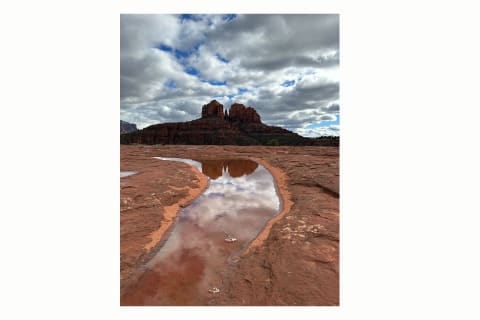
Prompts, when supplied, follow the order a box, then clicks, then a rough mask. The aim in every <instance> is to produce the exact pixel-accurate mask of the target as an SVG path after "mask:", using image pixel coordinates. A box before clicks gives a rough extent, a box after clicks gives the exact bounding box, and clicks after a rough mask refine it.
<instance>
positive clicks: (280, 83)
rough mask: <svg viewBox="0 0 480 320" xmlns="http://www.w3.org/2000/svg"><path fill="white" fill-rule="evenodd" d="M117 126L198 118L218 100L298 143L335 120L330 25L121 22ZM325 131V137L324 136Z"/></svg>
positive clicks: (334, 44)
mask: <svg viewBox="0 0 480 320" xmlns="http://www.w3.org/2000/svg"><path fill="white" fill-rule="evenodd" d="M120 20H121V26H120V27H121V52H120V55H121V56H120V58H121V59H120V61H121V62H120V63H121V66H120V68H121V70H120V76H121V77H120V90H121V106H120V111H121V118H122V119H123V120H125V121H128V122H133V123H136V124H137V126H138V127H139V128H142V127H145V126H148V125H151V124H155V123H159V122H174V121H188V120H193V119H196V118H198V117H199V115H200V108H201V106H202V105H203V104H205V103H208V102H209V101H210V100H212V99H217V100H218V101H220V102H221V103H222V104H224V106H225V107H226V108H228V107H230V105H231V104H232V103H234V102H238V103H244V104H246V105H250V106H253V107H254V108H256V109H257V111H258V112H259V114H260V115H261V117H262V121H264V122H265V123H267V124H270V125H277V126H282V127H285V128H287V129H290V130H293V131H295V132H297V133H299V134H302V135H306V136H315V135H325V133H327V134H328V135H338V132H339V129H338V124H333V125H332V126H337V127H331V128H330V127H328V128H329V129H328V130H326V129H320V128H315V129H305V128H306V127H308V126H309V125H315V124H317V125H318V124H321V123H322V122H325V121H332V120H335V119H336V115H338V114H339V109H340V108H339V41H338V40H339V19H338V15H237V16H235V15H195V16H191V15H130V14H126V15H125V14H124V15H121V19H120ZM322 128H325V127H322Z"/></svg>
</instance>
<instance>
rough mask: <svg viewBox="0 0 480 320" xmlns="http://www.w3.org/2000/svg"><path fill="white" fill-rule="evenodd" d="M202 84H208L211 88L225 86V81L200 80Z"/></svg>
mask: <svg viewBox="0 0 480 320" xmlns="http://www.w3.org/2000/svg"><path fill="white" fill-rule="evenodd" d="M202 82H208V83H209V84H211V85H212V86H226V85H227V81H217V80H202Z"/></svg>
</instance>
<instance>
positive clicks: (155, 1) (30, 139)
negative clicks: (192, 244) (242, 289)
mask: <svg viewBox="0 0 480 320" xmlns="http://www.w3.org/2000/svg"><path fill="white" fill-rule="evenodd" d="M470 3H474V2H467V1H449V2H446V1H444V2H440V1H405V0H404V1H396V2H391V1H368V0H367V1H358V0H357V1H348V2H346V1H321V4H313V1H303V0H295V1H289V2H285V1H284V2H280V1H259V0H255V1H253V0H243V1H241V3H240V2H235V1H225V0H223V1H220V0H217V1H213V0H212V1H205V0H189V1H186V0H182V1H178V0H176V1H161V0H130V1H125V0H123V1H113V0H108V1H107V0H104V1H98V0H97V1H85V0H83V1H75V2H73V1H60V0H59V1H49V0H46V1H2V2H1V4H0V44H1V48H0V80H1V90H0V107H1V108H0V110H1V111H0V112H1V118H0V119H1V121H0V130H1V132H0V133H1V136H0V137H1V141H2V148H1V150H2V152H1V157H0V159H1V160H0V161H1V169H2V174H1V180H0V183H1V187H2V188H1V197H0V199H1V202H0V212H1V224H0V246H1V248H0V258H1V262H0V277H1V278H0V294H1V297H0V305H1V307H0V318H2V319H32V318H42V319H43V318H45V319H232V320H234V319H242V320H243V319H258V318H259V317H263V318H267V319H272V318H288V319H291V318H295V319H438V318H446V319H479V317H480V312H479V311H478V308H477V306H476V304H477V303H478V298H479V294H478V288H479V284H480V283H479V282H480V281H479V276H478V270H480V264H479V261H478V260H479V253H478V252H479V250H478V248H477V245H478V243H480V241H479V240H480V239H479V236H478V232H479V231H478V229H479V223H478V221H479V219H478V215H479V214H480V210H479V209H480V208H479V205H478V201H477V199H478V195H477V194H478V180H479V169H478V165H479V163H480V159H479V156H478V154H477V153H478V150H479V143H478V142H477V139H478V137H479V136H480V134H479V130H478V129H477V127H478V125H477V123H478V120H479V117H478V116H477V112H475V111H477V110H478V108H479V106H480V104H479V101H478V100H479V99H478V96H479V90H478V88H479V71H480V70H479V69H480V68H479V62H478V59H479V57H480V50H479V47H478V43H479V41H478V30H480V26H479V22H478V20H479V19H478V10H476V8H475V6H474V5H473V4H472V5H470ZM141 12H143V13H245V12H246V13H255V12H256V13H340V26H341V30H340V36H341V41H340V48H341V49H340V50H341V57H340V66H341V81H340V88H341V98H340V101H341V114H342V118H341V124H340V125H341V139H342V140H341V145H342V146H341V198H340V199H341V306H340V307H328V308H326V307H315V308H298V307H297V308H280V307H268V308H267V307H265V308H146V307H145V308H120V307H119V224H120V222H119V174H118V171H119V138H118V122H119V121H118V120H119V105H120V101H119V97H120V93H119V84H120V79H119V74H120V71H119V66H120V61H119V47H120V44H119V39H120V36H119V23H120V18H119V14H120V13H141Z"/></svg>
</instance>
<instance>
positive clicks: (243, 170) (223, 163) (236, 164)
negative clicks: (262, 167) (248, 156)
mask: <svg viewBox="0 0 480 320" xmlns="http://www.w3.org/2000/svg"><path fill="white" fill-rule="evenodd" d="M200 163H201V164H202V172H203V173H204V174H205V175H207V176H208V177H210V178H211V179H217V178H218V177H221V176H222V175H223V173H224V172H225V171H227V172H228V174H230V176H231V177H233V178H238V177H241V176H243V175H249V174H252V173H253V172H254V171H255V170H256V169H257V167H258V163H256V162H254V161H251V160H244V159H238V160H200Z"/></svg>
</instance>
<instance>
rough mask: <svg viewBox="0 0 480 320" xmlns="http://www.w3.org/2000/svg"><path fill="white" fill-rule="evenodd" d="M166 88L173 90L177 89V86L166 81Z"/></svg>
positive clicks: (171, 81)
mask: <svg viewBox="0 0 480 320" xmlns="http://www.w3.org/2000/svg"><path fill="white" fill-rule="evenodd" d="M165 85H166V86H167V87H168V88H171V89H175V88H176V87H177V84H176V83H175V81H173V80H168V81H167V83H166V84H165Z"/></svg>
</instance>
